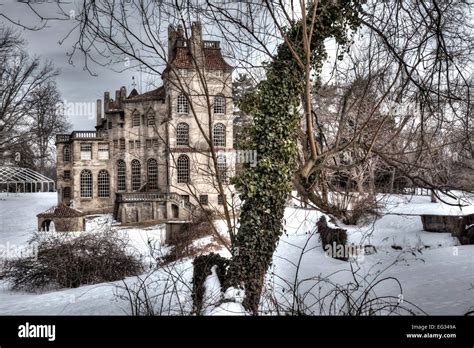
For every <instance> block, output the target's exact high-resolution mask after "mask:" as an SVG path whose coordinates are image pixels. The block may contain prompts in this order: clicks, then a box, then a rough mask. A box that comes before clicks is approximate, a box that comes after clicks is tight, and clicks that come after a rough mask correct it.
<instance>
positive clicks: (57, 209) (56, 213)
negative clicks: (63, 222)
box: [36, 203, 86, 218]
mask: <svg viewBox="0 0 474 348" xmlns="http://www.w3.org/2000/svg"><path fill="white" fill-rule="evenodd" d="M84 215H86V214H85V213H83V212H80V211H78V210H75V209H72V208H69V207H68V206H67V205H66V204H64V203H60V204H59V205H57V206H54V207H51V208H49V209H48V210H46V211H45V212H43V213H40V214H38V215H36V217H39V218H66V217H81V216H84Z"/></svg>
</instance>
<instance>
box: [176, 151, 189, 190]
mask: <svg viewBox="0 0 474 348" xmlns="http://www.w3.org/2000/svg"><path fill="white" fill-rule="evenodd" d="M187 182H189V157H188V156H186V155H181V156H179V157H178V183H187Z"/></svg>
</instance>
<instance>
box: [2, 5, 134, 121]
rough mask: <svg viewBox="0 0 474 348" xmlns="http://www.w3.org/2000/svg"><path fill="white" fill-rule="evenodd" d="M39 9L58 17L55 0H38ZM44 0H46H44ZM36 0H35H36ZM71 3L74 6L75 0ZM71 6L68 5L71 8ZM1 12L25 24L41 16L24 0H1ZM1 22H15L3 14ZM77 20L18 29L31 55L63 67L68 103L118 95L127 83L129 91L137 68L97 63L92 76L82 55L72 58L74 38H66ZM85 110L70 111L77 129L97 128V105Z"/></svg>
mask: <svg viewBox="0 0 474 348" xmlns="http://www.w3.org/2000/svg"><path fill="white" fill-rule="evenodd" d="M36 1H38V3H37V4H35V5H34V6H35V7H34V8H35V10H38V11H41V15H44V16H51V17H54V16H55V15H56V16H57V14H56V11H57V8H56V5H55V4H54V3H51V2H54V1H53V0H49V3H48V0H36ZM40 1H44V2H40ZM33 2H34V1H33ZM63 6H66V7H67V6H69V8H71V9H72V7H71V6H72V5H71V4H69V5H68V4H66V5H63ZM69 8H68V9H69ZM0 13H3V14H5V15H7V16H8V17H9V18H11V19H12V20H14V21H20V22H21V23H22V24H25V25H34V24H38V23H39V21H38V17H37V16H35V14H34V13H33V12H32V11H31V10H30V9H29V8H28V7H27V6H26V5H25V4H24V3H22V2H21V1H16V0H0ZM0 23H1V24H5V25H9V26H13V25H12V24H10V23H8V22H7V21H6V20H5V19H3V18H1V17H0ZM72 23H73V21H54V20H52V21H49V22H48V25H47V27H46V28H44V29H42V30H39V31H29V30H24V29H18V32H19V33H20V34H21V36H22V37H23V38H24V39H25V40H26V49H27V50H28V52H29V54H30V55H32V56H33V55H37V56H40V57H41V58H42V59H45V60H46V59H48V60H51V61H52V62H53V63H54V65H55V67H56V68H58V69H60V71H61V73H60V75H59V76H58V77H57V83H58V86H59V90H60V92H61V95H62V98H63V100H64V101H67V103H85V102H88V103H91V102H95V101H96V100H97V99H99V98H102V97H103V94H104V92H105V91H110V92H111V93H110V94H111V96H112V97H114V96H115V90H116V89H119V88H120V86H126V87H127V91H130V90H131V88H133V87H132V76H135V79H136V80H137V82H138V80H139V74H138V73H137V72H132V71H127V72H123V73H117V72H114V71H112V70H111V69H108V68H104V67H100V66H93V70H94V72H95V73H97V75H98V76H91V74H89V73H88V72H87V71H84V70H83V61H82V59H81V57H80V55H78V56H77V57H75V58H74V62H73V63H74V64H73V65H71V64H69V62H68V56H67V53H68V52H71V50H72V44H73V38H71V39H69V40H67V41H66V42H64V43H63V44H62V45H60V44H59V41H60V40H62V39H63V38H64V37H65V35H66V34H67V33H68V31H69V30H70V29H71V25H72ZM89 109H91V107H88V108H87V109H86V110H85V111H86V113H85V114H80V115H79V114H73V115H70V116H69V118H70V122H71V123H72V125H73V129H74V130H88V129H91V130H92V129H94V126H95V108H94V115H90V114H89V113H88V112H87V110H89Z"/></svg>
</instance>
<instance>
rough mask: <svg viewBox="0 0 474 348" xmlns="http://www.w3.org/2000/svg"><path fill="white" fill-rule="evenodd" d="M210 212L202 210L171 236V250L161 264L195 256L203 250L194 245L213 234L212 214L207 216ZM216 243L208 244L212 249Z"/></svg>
mask: <svg viewBox="0 0 474 348" xmlns="http://www.w3.org/2000/svg"><path fill="white" fill-rule="evenodd" d="M206 214H207V215H209V214H210V213H209V212H207V211H205V210H201V211H199V212H198V213H196V214H195V215H194V216H193V219H192V221H191V222H190V223H188V224H186V225H184V226H183V228H182V230H181V231H180V232H179V233H176V234H175V235H173V236H171V238H170V240H169V242H168V243H169V245H170V246H171V247H172V249H171V252H170V253H169V254H167V255H165V256H164V257H162V258H161V260H160V261H161V264H167V263H169V262H174V261H177V260H179V259H182V258H184V257H194V256H196V255H197V254H198V253H199V252H201V251H203V250H200V248H197V247H195V246H194V245H193V242H194V241H195V240H197V239H200V238H203V237H206V236H209V235H211V234H212V230H213V227H212V225H211V224H212V219H213V217H212V215H211V216H210V217H208V216H206ZM212 246H214V245H208V247H209V248H208V249H210V248H211V247H212Z"/></svg>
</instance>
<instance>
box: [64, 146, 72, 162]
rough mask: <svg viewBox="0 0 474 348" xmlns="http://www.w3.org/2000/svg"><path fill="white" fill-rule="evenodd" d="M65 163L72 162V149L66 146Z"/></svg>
mask: <svg viewBox="0 0 474 348" xmlns="http://www.w3.org/2000/svg"><path fill="white" fill-rule="evenodd" d="M63 161H64V162H71V148H70V147H69V145H65V146H64V149H63Z"/></svg>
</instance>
